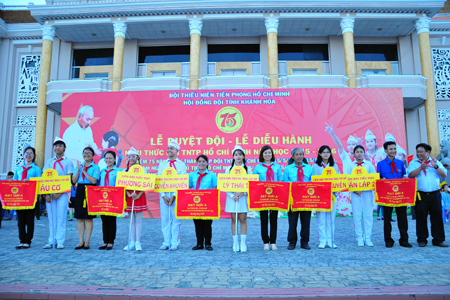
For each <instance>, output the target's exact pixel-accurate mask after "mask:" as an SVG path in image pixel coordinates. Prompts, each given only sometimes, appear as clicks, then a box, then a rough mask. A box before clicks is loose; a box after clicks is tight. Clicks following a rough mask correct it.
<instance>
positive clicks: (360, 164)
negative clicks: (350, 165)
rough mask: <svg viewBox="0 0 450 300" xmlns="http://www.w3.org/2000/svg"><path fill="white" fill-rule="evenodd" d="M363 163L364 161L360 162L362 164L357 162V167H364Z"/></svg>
mask: <svg viewBox="0 0 450 300" xmlns="http://www.w3.org/2000/svg"><path fill="white" fill-rule="evenodd" d="M363 163H364V161H362V162H360V163H359V162H356V166H357V167H362V165H363Z"/></svg>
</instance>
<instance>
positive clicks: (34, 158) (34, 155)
mask: <svg viewBox="0 0 450 300" xmlns="http://www.w3.org/2000/svg"><path fill="white" fill-rule="evenodd" d="M28 149H31V151H33V162H34V161H35V160H36V149H34V148H33V147H31V146H28V147H26V148H25V150H23V154H25V152H27V150H28Z"/></svg>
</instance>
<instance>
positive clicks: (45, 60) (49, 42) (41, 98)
mask: <svg viewBox="0 0 450 300" xmlns="http://www.w3.org/2000/svg"><path fill="white" fill-rule="evenodd" d="M54 37H55V27H54V26H52V25H43V26H42V55H41V70H40V73H39V91H38V102H37V108H36V136H35V141H34V148H35V149H36V165H38V166H39V167H40V168H43V167H44V160H45V131H46V127H47V83H48V82H49V81H50V69H51V65H52V50H53V38H54Z"/></svg>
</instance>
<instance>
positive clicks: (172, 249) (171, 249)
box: [170, 245, 178, 251]
mask: <svg viewBox="0 0 450 300" xmlns="http://www.w3.org/2000/svg"><path fill="white" fill-rule="evenodd" d="M175 250H178V246H175V245H173V246H171V247H170V251H175Z"/></svg>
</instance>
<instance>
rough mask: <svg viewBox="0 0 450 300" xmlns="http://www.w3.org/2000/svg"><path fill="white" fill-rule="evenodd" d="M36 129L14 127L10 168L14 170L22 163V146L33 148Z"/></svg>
mask: <svg viewBox="0 0 450 300" xmlns="http://www.w3.org/2000/svg"><path fill="white" fill-rule="evenodd" d="M35 133H36V127H16V128H14V146H13V160H12V168H13V170H15V169H16V168H17V167H18V166H19V165H20V164H21V163H23V150H24V146H27V145H31V146H34V140H35Z"/></svg>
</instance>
